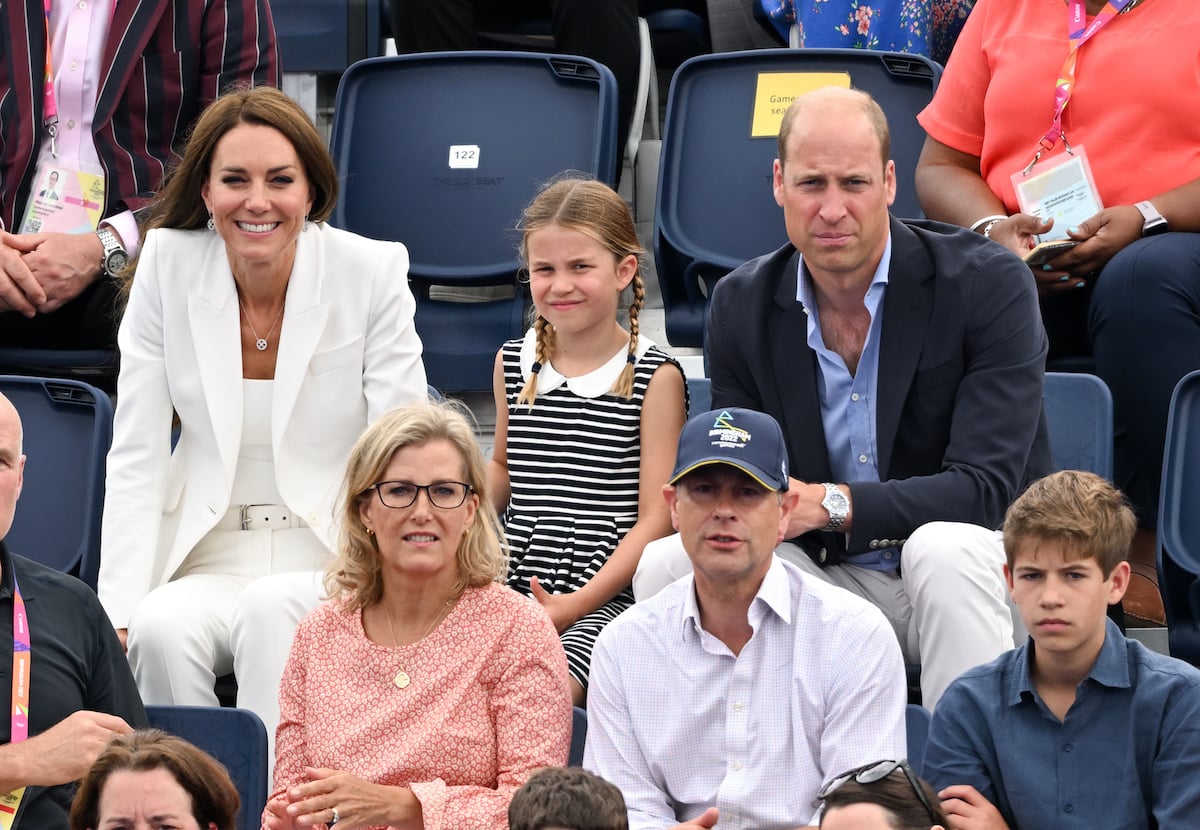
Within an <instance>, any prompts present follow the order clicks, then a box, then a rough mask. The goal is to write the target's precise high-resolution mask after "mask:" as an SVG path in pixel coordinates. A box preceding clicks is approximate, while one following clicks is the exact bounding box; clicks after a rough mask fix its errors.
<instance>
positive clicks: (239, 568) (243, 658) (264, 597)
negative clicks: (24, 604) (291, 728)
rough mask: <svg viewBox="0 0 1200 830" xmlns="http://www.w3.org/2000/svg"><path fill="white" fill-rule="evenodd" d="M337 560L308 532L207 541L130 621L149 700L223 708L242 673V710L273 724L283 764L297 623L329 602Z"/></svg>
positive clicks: (139, 677)
mask: <svg viewBox="0 0 1200 830" xmlns="http://www.w3.org/2000/svg"><path fill="white" fill-rule="evenodd" d="M330 558H331V554H330V552H329V549H328V548H326V547H325V546H324V545H323V544H322V543H321V541H320V540H319V539H318V538H317V537H316V536H315V535H314V534H313V533H312V531H311V530H309V529H308V528H306V527H300V528H289V529H285V530H214V531H212V532H211V533H209V534H208V535H207V536H205V537H204V538H203V539H202V540H201V541H200V543H199V544H198V545H196V547H195V548H194V549H193V550H192V552H191V553H190V554H188V557H187V559H186V560H185V561H184V565H183V567H182V568H181V569H180V572H179V574H178V575H177V576H176V577H175V578H174V579H172V580H171V581H170V582H168V583H166V584H165V585H160V586H159V587H158V588H155V589H154V590H153V591H151V592H150V593H149V594H148V595H147V596H146V598H145V599H144V600H142V602H141V603H140V604H139V605H138V607H137V609H136V610H135V611H134V614H133V617H132V619H131V620H130V623H129V663H130V666H131V667H132V668H133V676H134V679H135V680H136V681H137V686H138V691H139V692H141V695H142V700H143V701H144V702H146V703H148V704H174V705H185V706H216V705H218V701H217V696H216V693H215V692H214V691H213V685H214V683H215V681H216V678H218V677H220V676H222V675H226V674H229V673H230V672H234V673H235V674H236V675H237V681H238V696H237V703H238V706H241V707H243V708H246V709H250V710H251V711H253V712H254V713H255V714H257V715H258V716H259V717H260V718H262V720H263V723H264V724H266V727H267V737H268V741H269V744H270V753H269V754H268V756H267V757H268V759H270V760H271V761H272V762H273V760H274V757H275V752H274V745H275V727H276V726H277V725H278V724H279V678H280V677H281V676H282V675H283V665H284V663H285V662H286V660H287V656H288V652H289V651H290V650H291V646H292V637H293V635H294V633H295V630H296V625H297V623H299V622H300V620H301V619H303V618H304V616H305V615H306V614H308V612H309V611H311V610H312V609H314V608H316V607H317V605H318V604H319V602H320V600H321V597H322V596H323V593H324V592H323V589H322V587H321V571H322V569H324V567H325V565H326V564H327V563H328V562H329V560H330ZM272 766H273V763H272Z"/></svg>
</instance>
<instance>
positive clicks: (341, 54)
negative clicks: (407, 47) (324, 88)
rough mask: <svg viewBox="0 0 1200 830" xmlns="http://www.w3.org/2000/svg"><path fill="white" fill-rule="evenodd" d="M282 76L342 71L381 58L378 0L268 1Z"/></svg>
mask: <svg viewBox="0 0 1200 830" xmlns="http://www.w3.org/2000/svg"><path fill="white" fill-rule="evenodd" d="M271 12H272V19H273V22H274V23H275V36H276V41H277V43H278V44H279V65H280V69H281V71H283V72H288V73H293V72H304V73H321V72H334V73H340V72H343V71H345V69H346V67H348V66H350V64H352V63H354V62H355V61H358V60H362V59H363V58H373V57H378V56H379V55H382V54H383V48H382V46H383V29H382V23H383V12H382V9H381V6H380V0H271Z"/></svg>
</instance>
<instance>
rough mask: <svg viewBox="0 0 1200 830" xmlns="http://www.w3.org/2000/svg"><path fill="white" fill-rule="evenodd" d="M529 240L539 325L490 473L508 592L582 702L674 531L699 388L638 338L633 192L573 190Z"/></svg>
mask: <svg viewBox="0 0 1200 830" xmlns="http://www.w3.org/2000/svg"><path fill="white" fill-rule="evenodd" d="M521 230H522V233H523V238H522V241H521V255H522V258H523V260H524V262H525V265H526V267H527V269H528V272H529V289H530V293H531V295H532V297H533V305H534V308H535V309H536V312H537V316H536V319H535V321H534V324H533V326H532V327H531V328H530V329H529V331H528V332H527V333H526V335H525V337H524V338H522V339H519V340H512V341H510V342H508V343H505V344H504V346H503V347H502V348H501V349H500V352H499V354H497V355H496V370H495V378H494V384H493V385H494V390H495V395H496V444H495V450H494V452H493V454H492V461H491V464H490V466H489V475H490V477H491V484H492V495H493V499H494V500H495V504H496V509H497V510H498V511H500V512H501V513H502V515H503V516H504V526H505V532H506V535H507V537H508V543H509V546H510V548H511V555H512V558H511V568H510V572H509V580H508V584H509V585H510V586H511V587H512V588H514V589H516V590H518V591H521V592H523V593H525V594H532V596H533V597H534V598H535V599H536V600H537V601H538V602H539V603H541V604H542V606H543V607H544V608H545V609H546V611H547V613H548V614H549V615H550V618H551V620H553V622H554V625H555V627H556V628H557V629H558V632H559V635H560V636H561V637H562V642H563V648H564V649H565V650H566V652H567V661H568V666H569V669H570V672H571V691H572V694H573V696H574V699H575V703H576V704H577V705H582V704H583V701H584V697H585V690H586V689H587V677H588V667H589V665H590V663H591V655H592V645H593V644H594V643H595V641H596V637H597V636H598V635H599V634H600V631H601V629H602V628H604V626H605V625H606V624H607V623H608V622H609V621H610V620H612V619H613V618H615V617H616V616H617V615H618V614H620V613H621V612H622V611H624V610H625V609H626V608H628V607H629V606H630V605H632V604H633V592H632V590H631V589H630V583H631V582H632V580H633V572H634V570H636V568H637V563H638V560H639V559H640V558H641V555H642V548H643V547H645V545H646V543H647V542H650V541H652V540H654V539H658V538H661V537H663V536H665V535H667V534H668V533H670V532H671V519H670V515H669V513H668V511H667V507H666V503H665V502H664V501H663V497H662V487H663V485H664V484H666V482H667V478H668V477H669V476H670V474H671V470H672V468H673V466H674V464H675V443H676V440H677V439H678V437H679V431H680V429H682V427H683V422H684V420H685V418H686V416H687V403H686V394H687V393H686V386H685V384H684V379H683V370H682V369H681V368H680V366H679V364H678V363H677V362H675V360H673V359H672V358H670V357H668V356H667V355H666V353H664V352H663V351H661V350H660V349H658V348H657V347H656V346H655V345H654V344H653V343H651V342H649V341H648V340H647V339H646V338H644V337H641V336H640V335H639V333H638V314H639V313H640V311H641V308H642V302H643V300H644V297H645V287H644V285H643V282H642V274H641V265H640V260H639V258H640V257H641V256H643V255H644V254H645V251H644V250H643V249H642V247H641V245H640V244H639V242H638V238H637V233H636V232H635V230H634V225H633V217H632V216H630V214H629V208H628V207H626V205H625V202H624V201H623V200H622V199H621V197H620V196H618V195H617V194H616V193H614V192H613V191H612V189H611V188H609V187H607V186H606V185H603V184H601V183H600V182H596V181H591V180H587V179H578V178H560V179H557V180H555V181H553V182H551V183H550V184H549V185H547V186H546V187H545V188H544V189H542V191H541V192H540V193H539V194H538V195H537V196H536V197H535V198H534V200H533V202H532V203H531V204H530V205H529V207H528V208H526V210H525V214H524V217H523V218H522V222H521ZM626 295H629V296H631V299H629V300H625V301H624V302H623V297H624V296H626ZM626 304H627V307H628V318H629V326H628V329H626V328H625V327H623V326H622V325H621V322H620V320H619V317H618V315H619V314H620V312H621V309H622V307H624V306H626Z"/></svg>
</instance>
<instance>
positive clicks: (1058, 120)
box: [47, 0, 1133, 161]
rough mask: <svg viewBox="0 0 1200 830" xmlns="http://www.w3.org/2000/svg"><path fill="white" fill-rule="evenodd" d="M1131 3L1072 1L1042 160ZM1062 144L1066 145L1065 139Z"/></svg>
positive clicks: (1119, 0) (1042, 143) (1120, 0)
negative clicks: (1086, 53) (1090, 64)
mask: <svg viewBox="0 0 1200 830" xmlns="http://www.w3.org/2000/svg"><path fill="white" fill-rule="evenodd" d="M47 2H49V0H47ZM1132 2H1133V0H1108V2H1107V3H1105V4H1104V8H1102V9H1101V10H1100V11H1099V12H1098V13H1097V14H1096V16H1095V17H1093V18H1092V22H1091V23H1090V24H1088V23H1087V7H1086V6H1085V5H1084V0H1069V2H1068V6H1069V7H1070V13H1069V14H1068V17H1067V39H1068V41H1070V49H1069V51H1068V52H1067V59H1066V60H1065V61H1063V65H1062V69H1060V70H1059V72H1058V81H1057V82H1056V83H1055V87H1054V122H1053V123H1052V124H1051V125H1050V129H1049V130H1047V131H1046V134H1045V135H1044V136H1042V138H1041V140H1040V141H1039V142H1038V145H1039V147H1040V149H1039V150H1038V155H1039V156H1040V155H1041V153H1042V152H1045V151H1048V150H1052V149H1054V145H1055V144H1056V143H1057V142H1058V139H1059V138H1062V134H1063V129H1062V118H1063V111H1064V110H1065V109H1066V108H1067V102H1068V101H1070V100H1071V92H1072V90H1073V89H1074V88H1075V69H1076V66H1077V65H1078V63H1079V49H1080V47H1081V46H1083V44H1085V43H1087V42H1088V41H1089V40H1091V39H1092V36H1093V35H1095V34H1096V32H1098V31H1100V30H1101V29H1103V28H1104V27H1105V26H1107V25H1108V22H1109V21H1110V20H1112V19H1113V18H1114V17H1116V16H1117V15H1118V14H1120V13H1121V12H1122V11H1124V9H1125V7H1126V6H1128V5H1129V4H1130V3H1132ZM1063 143H1066V140H1065V139H1064V142H1063ZM1035 161H1036V159H1035Z"/></svg>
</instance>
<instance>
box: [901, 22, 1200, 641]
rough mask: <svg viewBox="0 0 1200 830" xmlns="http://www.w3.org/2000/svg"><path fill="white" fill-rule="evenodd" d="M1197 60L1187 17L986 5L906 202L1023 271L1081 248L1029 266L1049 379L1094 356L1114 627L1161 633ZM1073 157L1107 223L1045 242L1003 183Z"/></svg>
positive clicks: (1198, 244) (1196, 364) (1193, 330)
mask: <svg viewBox="0 0 1200 830" xmlns="http://www.w3.org/2000/svg"><path fill="white" fill-rule="evenodd" d="M1197 43H1200V4H1198V3H1196V2H1195V0H1109V2H1105V0H979V2H978V3H977V4H976V5H975V8H974V9H973V11H972V12H971V16H970V17H969V18H968V20H967V23H966V25H965V26H964V27H963V31H962V35H961V36H960V37H959V40H958V43H957V44H956V45H955V48H954V52H953V53H952V54H951V56H950V60H949V62H948V63H947V64H946V71H945V73H944V74H943V75H942V79H941V82H940V84H939V85H938V89H937V94H936V95H934V98H933V102H932V103H931V104H930V105H929V106H928V107H927V108H926V109H925V111H924V112H922V113H921V115H920V117H919V119H918V120H919V121H920V122H921V125H922V126H923V127H924V128H925V130H926V132H927V133H928V138H927V140H926V142H925V148H924V150H923V152H922V154H921V160H920V162H919V163H918V166H917V172H916V185H917V194H918V196H919V197H920V200H921V207H922V208H923V209H924V211H925V213H926V214H927V215H928V216H929V217H930V218H931V219H940V220H942V221H945V222H953V223H954V224H958V225H962V226H964V227H968V228H972V229H974V230H976V231H978V232H979V233H982V234H984V235H985V236H988V237H989V238H991V239H993V240H995V241H996V242H999V243H1000V244H1001V245H1004V246H1005V247H1007V248H1009V249H1010V250H1012V251H1013V252H1015V253H1017V254H1020V255H1024V254H1027V253H1028V252H1029V250H1030V249H1031V248H1032V247H1033V246H1034V243H1035V241H1036V240H1035V235H1040V236H1041V237H1042V239H1043V240H1045V239H1061V238H1066V239H1070V240H1074V241H1075V242H1076V243H1077V244H1076V245H1075V247H1074V248H1072V249H1071V250H1068V251H1066V252H1065V253H1059V254H1058V255H1057V256H1055V257H1053V258H1051V259H1050V260H1049V261H1048V262H1046V263H1044V264H1037V265H1034V266H1032V268H1033V276H1034V278H1035V279H1036V280H1037V284H1038V288H1039V291H1040V293H1041V297H1042V319H1043V320H1044V321H1045V324H1046V331H1047V333H1048V334H1049V335H1050V358H1051V365H1052V366H1053V365H1054V360H1055V359H1056V358H1062V357H1072V356H1078V355H1086V354H1088V353H1090V354H1091V355H1092V358H1093V359H1094V361H1095V371H1096V373H1097V374H1098V375H1100V377H1101V378H1103V379H1104V381H1105V383H1107V384H1108V386H1109V388H1110V389H1111V390H1112V393H1113V403H1114V405H1115V410H1114V415H1115V426H1116V445H1115V479H1116V483H1117V485H1118V486H1119V487H1120V488H1121V489H1122V490H1123V491H1125V492H1126V493H1127V494H1128V495H1129V498H1130V500H1131V501H1132V502H1133V504H1134V507H1135V509H1136V511H1137V514H1138V523H1139V525H1140V526H1141V529H1140V530H1139V534H1138V538H1137V540H1136V541H1135V543H1134V550H1133V554H1132V556H1131V563H1132V565H1133V569H1134V578H1133V580H1132V582H1131V584H1130V589H1129V592H1128V593H1127V594H1126V595H1125V611H1126V613H1127V614H1129V613H1133V614H1134V615H1135V616H1139V617H1143V618H1146V619H1150V620H1155V621H1158V622H1160V623H1161V621H1162V603H1161V601H1160V600H1159V599H1158V596H1157V590H1156V583H1157V578H1156V574H1155V569H1154V553H1155V544H1154V528H1155V526H1156V524H1157V518H1158V490H1159V479H1160V477H1161V469H1162V457H1163V448H1164V436H1165V433H1166V426H1167V409H1168V406H1169V403H1170V399H1171V392H1172V390H1173V389H1174V387H1175V384H1176V383H1177V382H1178V381H1179V378H1181V377H1182V376H1183V375H1185V374H1186V373H1188V372H1190V371H1192V370H1194V369H1198V368H1200V233H1198V231H1200V119H1198V118H1196V117H1195V114H1196V113H1197V112H1198V111H1200V60H1198V58H1197V47H1196V44H1197ZM1068 146H1069V147H1070V148H1072V150H1073V151H1078V150H1079V149H1082V150H1083V151H1084V152H1083V153H1082V154H1079V153H1078V152H1076V153H1075V158H1082V157H1085V156H1086V158H1087V161H1088V164H1089V165H1090V167H1091V172H1092V178H1093V184H1092V186H1091V187H1090V188H1089V190H1090V191H1091V192H1093V193H1094V195H1095V196H1096V197H1097V201H1098V202H1099V204H1100V205H1102V209H1101V210H1099V211H1093V210H1092V208H1090V207H1089V208H1086V209H1080V211H1078V212H1077V214H1078V215H1076V216H1075V218H1074V219H1072V220H1071V221H1060V222H1059V223H1058V224H1057V225H1053V226H1052V225H1050V224H1048V223H1045V222H1042V221H1041V220H1039V219H1038V218H1036V217H1035V216H1033V215H1031V214H1030V213H1025V212H1022V210H1021V207H1020V204H1019V201H1018V197H1017V193H1016V188H1015V186H1014V182H1013V176H1014V174H1016V176H1017V181H1019V182H1025V181H1027V180H1028V177H1027V176H1026V175H1023V174H1024V171H1025V170H1026V169H1027V166H1028V165H1029V164H1030V162H1031V161H1033V160H1034V157H1035V152H1036V151H1037V150H1038V149H1039V148H1041V149H1043V153H1042V157H1041V158H1040V159H1039V160H1038V162H1037V164H1035V165H1033V167H1032V168H1029V169H1030V172H1031V173H1032V174H1037V173H1038V172H1040V171H1044V170H1047V169H1055V170H1056V171H1057V170H1059V169H1062V168H1057V167H1053V165H1055V164H1056V159H1058V160H1061V159H1065V158H1068V157H1067V156H1065V155H1064V150H1065V148H1066V147H1068ZM1057 175H1058V174H1057V173H1056V174H1055V177H1056V178H1057ZM1074 180H1075V181H1082V178H1081V177H1078V178H1076V179H1074ZM1050 192H1051V193H1056V192H1061V186H1060V185H1057V184H1056V185H1055V188H1053V189H1052V190H1051V191H1050ZM1047 201H1054V200H1053V199H1047Z"/></svg>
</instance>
